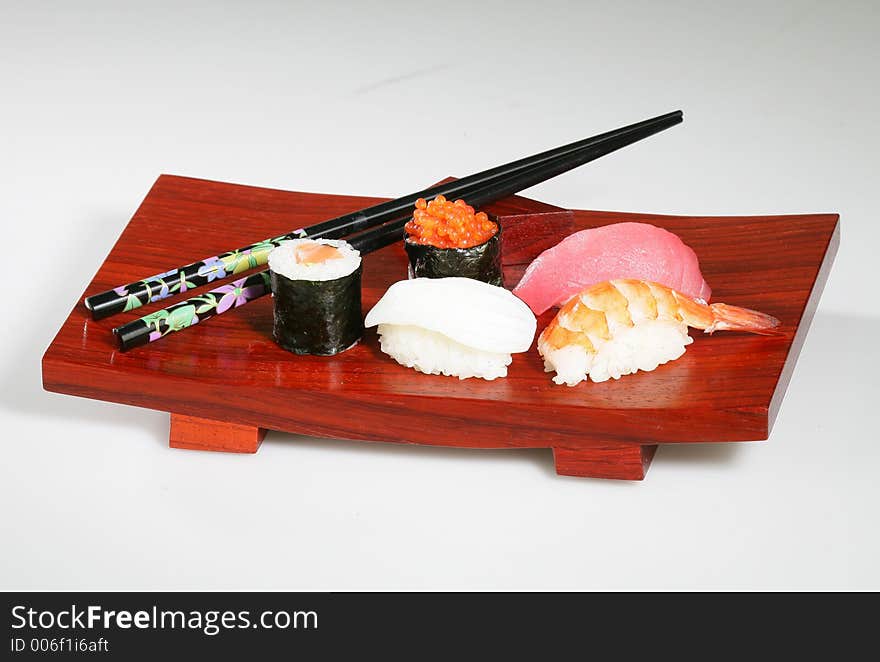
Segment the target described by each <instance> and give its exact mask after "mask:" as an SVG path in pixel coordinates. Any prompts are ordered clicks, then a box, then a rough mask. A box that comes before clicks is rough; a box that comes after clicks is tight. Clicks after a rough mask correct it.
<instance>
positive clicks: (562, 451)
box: [553, 443, 657, 480]
mask: <svg viewBox="0 0 880 662" xmlns="http://www.w3.org/2000/svg"><path fill="white" fill-rule="evenodd" d="M656 451H657V446H656V445H654V446H642V445H639V444H615V443H607V444H601V445H598V446H591V447H586V448H585V447H581V448H564V447H560V446H554V447H553V459H554V460H555V462H556V473H557V474H559V475H560V476H580V477H584V478H618V479H621V480H642V479H643V478H644V477H645V474H646V473H647V472H648V466H650V464H651V460H652V459H653V458H654V453H655V452H656Z"/></svg>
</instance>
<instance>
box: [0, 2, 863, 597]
mask: <svg viewBox="0 0 880 662" xmlns="http://www.w3.org/2000/svg"><path fill="white" fill-rule="evenodd" d="M324 4H327V5H328V6H321V8H317V7H318V6H320V5H324ZM313 5H314V6H313ZM711 5H712V3H705V2H699V1H695V2H690V3H683V2H669V3H654V2H644V3H624V2H607V3H587V2H571V3H561V2H547V1H544V2H516V3H515V2H486V3H471V2H444V3H437V2H425V3H422V2H416V1H413V0H408V1H406V2H372V3H369V2H364V3H356V2H348V3H303V6H297V3H295V2H282V1H278V2H274V3H273V2H250V3H244V2H242V3H231V2H202V3H192V2H190V3H183V2H173V3H163V2H151V3H119V2H107V3H94V2H77V3H63V2H57V3H55V2H53V3H49V2H9V1H8V0H4V1H3V2H2V3H0V83H2V85H0V175H2V176H0V187H2V194H0V227H2V245H3V247H4V252H3V267H4V272H3V273H4V276H5V278H6V286H5V288H4V293H5V294H4V305H3V312H2V315H3V323H2V325H0V334H2V336H0V352H2V364H0V369H2V375H0V378H2V389H3V390H2V393H3V397H2V408H0V416H2V423H3V425H2V431H3V435H4V436H3V456H2V462H0V499H2V504H0V535H2V541H0V588H6V589H12V588H21V589H33V588H92V589H99V588H107V589H116V588H167V589H170V588H253V589H383V588H433V589H453V588H455V589H474V588H479V589H487V588H504V589H507V588H522V589H539V588H546V589H592V588H633V589H654V588H691V589H709V588H729V589H747V588H779V589H781V588H819V589H824V588H828V589H831V588H853V589H860V588H873V589H877V588H880V564H878V563H877V558H878V554H880V534H878V517H877V504H878V497H880V487H878V484H880V483H878V479H877V477H876V476H877V467H878V466H880V443H878V442H880V438H878V426H880V418H878V413H877V412H878V395H880V392H878V379H880V378H878V369H880V359H878V354H880V351H878V337H880V314H878V295H877V291H878V289H877V288H878V286H877V279H876V277H875V276H874V273H875V271H876V263H877V242H878V239H880V235H878V230H877V228H878V226H880V219H878V218H877V211H878V202H880V200H878V194H877V189H878V177H877V174H878V167H877V158H878V153H880V139H878V135H880V134H878V130H877V120H878V79H880V75H878V74H880V71H878V62H880V51H878V46H877V40H876V36H877V34H878V30H880V20H878V14H880V9H878V6H877V4H876V3H872V2H865V3H846V2H844V3H828V2H797V3H790V2H779V3H763V2H756V3H744V2H736V3H726V6H721V5H718V6H715V7H712V6H711ZM677 108H682V109H684V111H685V122H684V124H682V125H680V126H678V127H676V128H674V129H671V130H669V131H667V132H665V133H663V134H661V135H659V136H656V137H654V138H651V139H649V140H648V141H645V142H644V143H641V144H639V145H638V146H635V147H631V148H628V149H627V150H624V151H622V152H619V153H617V154H614V155H612V156H609V157H606V158H604V159H602V160H601V161H597V162H595V163H593V164H590V165H588V166H585V167H583V168H580V169H578V170H576V171H574V172H571V173H568V174H566V175H564V176H561V177H559V178H557V179H554V180H552V181H550V182H548V183H546V184H543V185H541V186H539V187H536V188H534V189H531V190H530V191H529V194H530V195H531V196H532V197H535V198H537V199H540V200H545V201H547V202H551V203H553V204H557V205H560V206H569V207H576V208H587V209H589V208H593V209H614V210H625V211H646V212H659V213H684V214H688V213H694V214H750V213H759V214H765V213H795V212H839V213H840V214H841V217H842V232H843V235H842V236H843V240H842V246H841V249H840V253H839V254H838V257H837V261H836V264H835V266H834V269H833V271H832V274H831V278H830V280H829V282H828V286H827V288H826V290H825V294H824V295H823V297H822V301H821V305H820V309H819V312H818V314H817V315H816V318H815V321H814V324H813V327H812V329H811V331H810V333H809V336H808V338H807V342H806V345H805V346H804V349H803V353H802V356H801V359H800V361H799V363H798V365H797V369H796V371H795V373H794V377H793V379H792V381H791V385H790V387H789V390H788V394H787V396H786V398H785V400H784V403H783V406H782V409H781V412H780V414H779V418H778V420H777V424H776V427H775V429H774V431H773V434H772V437H771V439H770V440H769V442H766V443H757V444H744V445H720V446H708V447H682V448H677V447H665V448H661V450H660V451H659V453H658V454H657V457H656V458H655V460H654V464H653V466H652V467H651V470H650V471H649V473H648V477H647V480H645V481H644V482H643V483H626V482H616V481H601V480H588V479H575V478H560V477H556V476H555V474H554V470H553V464H552V458H551V454H550V452H549V451H470V450H444V449H436V448H426V447H401V446H395V445H384V444H373V445H370V444H363V443H355V442H342V441H326V440H317V439H311V438H303V437H296V436H293V435H285V434H279V433H270V434H269V436H268V437H267V439H266V441H265V443H264V444H263V447H262V449H261V450H260V452H259V453H258V454H257V455H254V456H237V455H226V454H212V453H195V452H183V451H171V450H169V449H168V448H167V433H168V430H167V426H168V417H167V414H163V413H160V412H153V411H148V410H143V409H136V408H130V407H124V406H119V405H112V404H105V403H101V402H95V401H89V400H83V399H77V398H71V397H66V396H60V395H54V394H49V393H45V392H43V391H42V389H41V382H40V357H41V355H42V353H43V351H44V350H45V348H46V347H47V346H48V344H49V342H50V341H51V339H52V337H53V336H54V334H55V332H56V330H57V329H58V327H59V326H60V324H61V322H62V321H63V319H64V318H65V317H66V315H67V314H68V312H69V310H70V308H71V306H72V305H73V304H74V302H75V301H76V300H77V298H78V297H79V296H80V294H81V293H82V291H83V290H84V288H85V286H86V284H87V283H88V282H89V280H90V279H91V277H92V275H93V274H94V272H95V271H96V270H97V268H98V266H99V265H100V263H101V261H102V259H103V258H104V256H105V255H106V253H107V251H108V250H109V248H110V247H111V246H112V244H113V242H114V241H115V239H116V237H117V235H118V234H119V232H120V231H121V230H122V228H123V227H124V225H125V223H126V222H127V221H128V219H129V218H130V216H131V214H132V213H133V212H134V210H135V209H136V207H137V205H138V204H139V203H140V201H141V199H142V198H143V196H144V195H145V194H146V192H147V190H148V189H149V187H150V185H151V184H152V183H153V181H154V180H155V178H156V176H157V175H159V174H160V173H163V172H164V173H173V174H182V175H191V176H196V177H204V178H209V179H217V180H224V181H232V182H239V183H246V184H254V185H262V186H269V187H276V188H285V189H298V190H306V191H322V192H328V193H353V194H365V195H388V196H397V195H402V194H404V193H409V192H410V191H412V190H416V189H419V188H421V187H423V186H424V185H426V184H428V183H431V182H433V181H435V180H437V179H439V178H441V177H444V176H446V175H449V174H457V175H462V174H467V173H470V172H474V171H477V170H481V169H483V168H486V167H490V166H492V165H495V164H498V163H502V162H505V161H508V160H512V159H514V158H517V157H520V156H524V155H526V154H530V153H533V152H537V151H540V150H543V149H546V148H549V147H552V146H555V145H559V144H562V143H565V142H569V141H572V140H576V139H579V138H582V137H585V136H588V135H592V134H594V133H598V132H600V131H604V130H607V129H611V128H614V127H617V126H621V125H624V124H628V123H631V122H635V121H638V120H641V119H644V118H646V117H650V116H653V115H657V114H660V113H663V112H666V111H669V110H674V109H677ZM255 239H257V238H255ZM193 257H194V258H196V257H201V256H200V255H193ZM169 266H172V265H169ZM705 369H706V370H709V371H711V370H712V366H706V367H705Z"/></svg>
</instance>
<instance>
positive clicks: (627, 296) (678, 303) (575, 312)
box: [538, 279, 779, 386]
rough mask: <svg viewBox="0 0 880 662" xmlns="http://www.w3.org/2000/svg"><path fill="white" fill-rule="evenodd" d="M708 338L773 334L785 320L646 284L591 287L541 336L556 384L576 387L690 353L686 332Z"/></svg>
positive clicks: (612, 282) (547, 366) (540, 346)
mask: <svg viewBox="0 0 880 662" xmlns="http://www.w3.org/2000/svg"><path fill="white" fill-rule="evenodd" d="M689 326H692V327H694V328H696V329H703V331H705V332H706V333H712V332H714V331H748V332H751V333H761V334H768V333H773V329H775V328H776V327H777V326H779V320H778V319H776V318H775V317H771V316H770V315H765V314H764V313H759V312H758V311H756V310H749V309H748V308H738V307H737V306H728V305H726V304H723V303H713V304H712V305H709V304H707V303H706V302H705V301H703V300H702V299H692V298H691V297H688V296H686V295H684V294H681V293H680V292H676V291H675V290H673V289H670V288H668V287H666V286H665V285H660V284H658V283H652V282H649V281H644V280H631V279H619V280H610V281H605V282H603V283H598V284H596V285H592V286H590V287H588V288H587V289H585V290H583V291H581V292H580V293H579V294H577V295H575V296H574V297H573V298H571V299H570V300H569V301H568V302H567V303H566V304H565V305H564V306H563V307H562V308H561V309H560V310H559V313H557V315H556V317H554V318H553V321H552V322H550V324H549V325H548V326H547V328H545V329H544V331H542V332H541V335H540V337H539V338H538V351H539V352H540V354H541V356H542V357H543V358H544V369H545V370H546V371H547V372H552V371H554V370H555V371H556V376H555V377H553V381H554V382H556V383H557V384H568V385H569V386H574V385H575V384H578V383H579V382H581V381H583V380H584V379H586V378H587V377H589V378H590V379H592V380H593V381H594V382H604V381H606V380H607V379H609V378H613V379H619V378H620V377H621V375H630V374H632V373H635V372H637V371H639V370H644V371H650V370H654V369H655V368H657V366H659V365H662V364H664V363H667V362H668V361H673V360H675V359H677V358H679V357H680V356H681V355H682V354H684V351H685V347H686V346H687V345H689V344H691V343H692V342H693V339H692V338H691V337H690V336H689V335H688V333H687V328H688V327H689Z"/></svg>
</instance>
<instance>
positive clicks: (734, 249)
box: [43, 175, 839, 478]
mask: <svg viewBox="0 0 880 662" xmlns="http://www.w3.org/2000/svg"><path fill="white" fill-rule="evenodd" d="M380 200H381V199H379V198H363V197H352V196H342V195H323V194H316V193H297V192H289V191H279V190H272V189H264V188H254V187H248V186H241V185H235V184H226V183H218V182H209V181H204V180H198V179H190V178H185V177H176V176H169V175H162V176H161V177H159V179H158V180H157V181H156V183H155V184H154V186H153V187H152V189H151V190H150V192H149V194H148V195H147V197H146V198H145V200H144V201H143V203H142V204H141V206H140V207H139V209H138V210H137V212H136V213H135V215H134V217H133V218H132V220H131V221H130V222H129V224H128V226H127V227H126V228H125V230H124V231H123V233H122V235H121V236H120V237H119V240H118V241H117V242H116V245H115V246H114V247H113V249H112V250H111V251H110V254H109V256H108V257H107V259H106V260H105V262H104V264H103V265H101V267H100V269H99V270H98V273H97V274H96V275H95V277H94V279H93V280H92V282H91V284H90V285H89V287H88V289H87V290H86V292H85V294H86V295H88V294H93V293H96V292H99V291H102V290H106V289H108V288H111V287H114V286H116V285H118V284H120V283H124V282H128V281H131V280H133V279H137V278H141V277H146V276H149V275H152V274H154V273H158V272H161V271H163V270H167V269H169V268H171V267H173V266H175V265H178V264H183V263H187V262H191V261H193V260H196V259H200V258H203V257H206V256H209V255H212V254H215V253H217V252H220V251H223V250H227V249H230V248H233V247H236V246H240V245H245V244H248V243H250V242H253V241H255V240H258V239H262V238H264V237H268V236H274V235H278V234H280V233H282V232H286V231H289V230H291V229H293V228H296V227H301V226H306V225H310V224H312V223H316V222H318V221H321V220H325V219H327V218H330V217H333V216H336V215H339V214H342V213H345V212H349V211H352V210H355V209H358V208H361V207H364V206H366V205H369V204H372V203H375V202H379V201H380ZM486 210H487V211H489V212H490V213H493V214H495V215H496V216H498V217H499V218H500V219H501V222H502V223H503V224H504V226H505V241H509V247H508V248H509V250H507V249H506V252H505V260H504V262H505V283H506V285H507V286H508V287H512V286H513V285H515V284H516V282H517V280H518V279H519V277H520V276H521V274H522V272H523V270H524V269H525V265H526V264H527V263H528V261H529V260H531V259H532V258H533V257H534V256H535V255H536V254H537V253H538V252H540V250H543V249H544V248H546V247H548V246H549V245H552V244H553V243H555V242H556V241H558V240H560V239H562V238H563V237H564V236H565V235H567V234H569V233H570V232H572V231H573V230H575V229H581V228H588V227H595V226H599V225H605V224H608V223H615V222H620V221H644V222H648V223H653V224H654V225H657V226H660V227H664V228H666V229H668V230H670V231H672V232H675V233H676V234H678V235H679V236H680V237H681V238H682V239H683V240H684V241H685V243H687V244H688V245H690V246H691V247H692V248H693V249H694V250H695V251H696V253H697V255H698V256H699V259H700V264H701V267H702V270H703V274H704V276H705V278H706V280H707V281H708V283H709V284H710V286H711V287H712V289H713V301H724V302H726V303H730V304H734V305H738V306H746V307H750V308H756V309H758V310H761V311H763V312H766V313H769V314H771V315H774V316H776V317H778V318H779V319H780V320H781V321H782V333H781V334H780V335H778V336H770V337H764V336H754V335H747V334H735V333H729V334H724V333H717V334H715V335H714V336H704V335H702V334H700V333H699V332H696V331H693V330H692V335H694V336H695V341H694V343H693V344H692V345H691V346H689V347H688V349H687V353H686V354H685V355H684V356H683V357H682V358H681V359H679V360H677V361H674V362H672V363H669V364H667V365H665V366H661V367H660V368H658V369H657V370H655V371H653V372H650V373H639V374H637V375H633V376H629V377H624V378H622V379H620V380H618V381H614V380H611V381H608V382H604V383H601V384H593V383H582V384H580V385H579V386H577V387H574V388H569V387H563V386H556V385H554V384H553V383H552V382H551V381H550V376H549V375H548V374H547V373H545V372H544V370H543V363H542V360H541V358H540V356H539V355H538V353H537V351H535V349H534V346H533V347H532V349H531V350H530V351H529V352H528V353H526V354H520V355H516V356H515V357H514V361H513V364H512V365H511V366H510V368H509V376H508V377H507V378H506V379H498V380H495V381H492V382H487V381H484V380H478V379H468V380H464V381H461V380H458V379H457V378H451V377H441V376H431V375H423V374H421V373H418V372H415V371H414V370H411V369H408V368H405V367H403V366H400V365H398V364H397V363H395V362H394V361H393V360H391V359H389V358H388V357H387V356H385V355H384V354H382V353H381V352H380V351H379V347H378V342H377V339H376V333H375V329H369V330H367V332H366V335H365V336H364V339H363V341H362V342H361V343H360V344H359V345H357V346H356V347H354V348H353V349H351V350H349V351H347V352H344V353H343V354H340V355H338V356H335V357H331V358H324V357H309V356H295V355H293V354H290V353H288V352H286V351H284V350H282V349H281V348H279V347H278V346H277V345H276V344H275V343H274V342H273V341H272V336H271V330H272V301H271V298H269V297H265V298H263V299H261V300H258V301H255V302H253V303H250V304H248V305H247V306H244V307H243V308H241V309H239V310H235V311H232V312H229V313H227V314H224V315H221V316H219V317H217V318H215V319H211V320H208V321H206V322H205V323H204V324H200V325H198V326H195V327H192V328H190V329H187V330H185V331H183V332H180V333H175V334H171V335H170V336H168V337H167V338H164V339H162V340H160V341H158V342H156V343H152V344H151V345H149V346H146V347H143V348H139V349H136V350H133V351H131V352H128V353H125V354H123V353H121V352H119V351H118V350H117V349H116V346H115V343H114V340H113V337H112V335H111V332H110V330H111V329H112V328H113V327H115V326H118V325H119V324H121V323H123V322H127V321H130V320H132V319H135V318H136V317H139V316H140V315H144V314H146V313H149V312H152V311H153V310H155V309H158V308H160V307H162V306H163V304H164V305H168V304H169V303H172V302H173V300H172V301H165V302H160V303H157V304H154V305H152V306H145V307H143V308H139V309H138V310H137V311H135V312H133V313H126V314H121V315H117V316H114V317H112V318H109V319H105V320H100V321H92V320H91V319H90V318H89V315H88V313H87V311H86V309H85V307H84V306H83V305H82V301H81V300H80V301H77V302H76V303H75V304H74V306H73V310H72V311H71V313H70V315H69V316H68V318H67V320H66V321H65V322H64V324H63V326H62V327H61V329H60V330H59V332H58V334H57V336H56V337H55V339H54V341H53V342H52V344H51V346H50V347H49V348H48V350H47V351H46V354H45V355H44V357H43V384H44V387H45V388H46V389H47V390H50V391H55V392H59V393H67V394H71V395H78V396H82V397H86V398H95V399H100V400H107V401H111V402H119V403H124V404H129V405H135V406H140V407H149V408H152V409H158V410H162V411H167V412H171V413H172V414H175V415H183V416H187V417H196V418H197V419H205V420H206V421H208V422H228V423H234V424H237V425H238V426H244V427H245V428H247V429H250V430H259V429H271V430H281V431H286V432H294V433H301V434H309V435H315V436H320V437H333V438H342V439H360V440H369V441H391V442H405V443H419V444H433V445H443V446H464V447H473V448H507V447H541V448H556V449H558V450H557V452H556V457H557V466H558V469H559V472H560V473H573V474H574V475H596V476H608V477H624V478H640V477H642V476H643V475H644V469H645V468H646V467H647V463H648V461H650V456H651V455H652V454H653V451H650V452H648V451H645V450H642V449H640V448H638V447H639V446H641V445H646V446H654V445H656V444H657V443H682V442H721V441H751V440H761V439H766V438H767V436H768V434H769V430H770V427H771V425H772V422H773V419H774V418H775V416H776V414H777V412H778V408H779V403H780V402H781V399H782V396H783V395H784V393H785V389H786V386H787V384H788V380H789V379H790V377H791V373H792V370H793V369H794V365H795V362H796V360H797V355H798V352H799V351H800V348H801V345H802V344H803V341H804V338H805V334H806V332H807V328H808V326H809V322H810V320H811V318H812V314H813V312H814V311H815V308H816V304H817V302H818V299H819V296H820V294H821V291H822V288H823V286H824V283H825V280H826V278H827V276H828V271H829V269H830V267H831V263H832V261H833V258H834V254H835V252H836V249H837V245H838V242H839V230H838V217H837V215H835V214H812V215H792V216H767V217H678V216H654V215H649V214H630V213H618V212H602V211H566V210H561V209H559V208H557V207H553V206H551V205H547V204H544V203H540V202H535V201H532V200H528V199H525V198H520V197H513V198H508V199H506V200H504V201H502V202H500V203H497V204H494V205H491V206H489V207H488V208H487V209H486ZM536 229H539V230H540V231H539V232H536V231H534V230H536ZM405 277H406V256H405V254H404V252H403V248H402V246H400V245H395V246H390V247H388V248H385V249H382V250H381V251H378V252H376V253H373V254H371V255H368V256H366V258H365V261H364V289H363V306H364V312H365V313H366V312H367V311H369V310H370V308H371V307H372V306H373V305H374V304H375V303H376V301H377V300H378V298H379V297H380V296H381V295H382V293H383V292H384V291H385V290H386V289H387V287H388V286H389V285H390V284H391V283H393V282H395V281H397V280H400V279H402V278H405ZM212 286H213V285H209V286H206V287H205V288H202V289H205V290H206V289H210V287H212ZM552 315H553V312H552V311H551V312H548V313H546V314H545V315H543V316H541V318H539V321H538V328H539V329H541V328H543V327H544V326H545V325H546V324H547V323H548V322H549V321H550V319H552ZM181 420H184V419H181ZM179 429H180V428H179ZM197 438H198V435H195V436H194V437H193V439H195V441H197V440H198V439H197ZM177 441H178V442H179V443H178V444H177V445H181V444H183V443H185V442H186V439H182V438H180V437H178V439H177ZM194 443H195V442H194ZM627 446H628V447H630V448H629V449H627V448H625V447H627ZM601 449H606V450H607V449H612V450H614V451H615V452H618V453H619V462H615V461H606V460H607V459H608V458H609V457H611V458H613V456H614V452H610V451H609V452H606V453H605V455H604V456H603V455H602V453H601V452H600V450H601ZM233 450H234V449H233ZM254 450H256V448H254ZM635 451H638V453H637V454H635V455H634V454H633V453H634V452H635ZM579 452H582V457H581V458H580V459H579V458H578V453H579ZM597 453H599V455H597ZM646 457H647V460H646V459H645V458H646ZM603 458H604V459H603ZM616 464H625V465H627V466H628V467H630V468H629V469H625V470H621V469H620V467H616V468H615V465H616ZM636 464H639V465H640V466H641V467H642V469H641V471H635V470H633V469H632V468H633V467H635V466H636Z"/></svg>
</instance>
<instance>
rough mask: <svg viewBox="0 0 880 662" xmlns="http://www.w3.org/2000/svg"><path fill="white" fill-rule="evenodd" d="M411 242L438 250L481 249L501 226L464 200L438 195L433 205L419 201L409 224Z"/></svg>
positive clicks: (407, 225) (407, 230)
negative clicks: (481, 245) (453, 200)
mask: <svg viewBox="0 0 880 662" xmlns="http://www.w3.org/2000/svg"><path fill="white" fill-rule="evenodd" d="M406 232H407V235H408V237H409V240H410V241H412V242H413V243H416V244H426V245H428V246H435V247H436V248H470V247H471V246H478V245H480V244H482V243H483V242H485V241H486V240H488V239H490V238H491V237H492V236H494V235H495V233H496V232H498V226H497V225H496V224H495V223H493V222H492V221H490V220H489V217H488V216H486V214H484V213H483V212H479V213H476V214H475V213H474V208H473V207H471V206H470V205H469V204H467V203H466V202H465V201H464V200H456V201H455V202H449V201H448V200H447V199H446V198H445V197H444V196H442V195H438V196H437V197H436V198H434V199H433V200H431V202H425V200H424V199H423V198H419V199H418V200H416V209H415V211H414V212H413V217H412V220H411V221H410V222H409V223H407V224H406Z"/></svg>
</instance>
